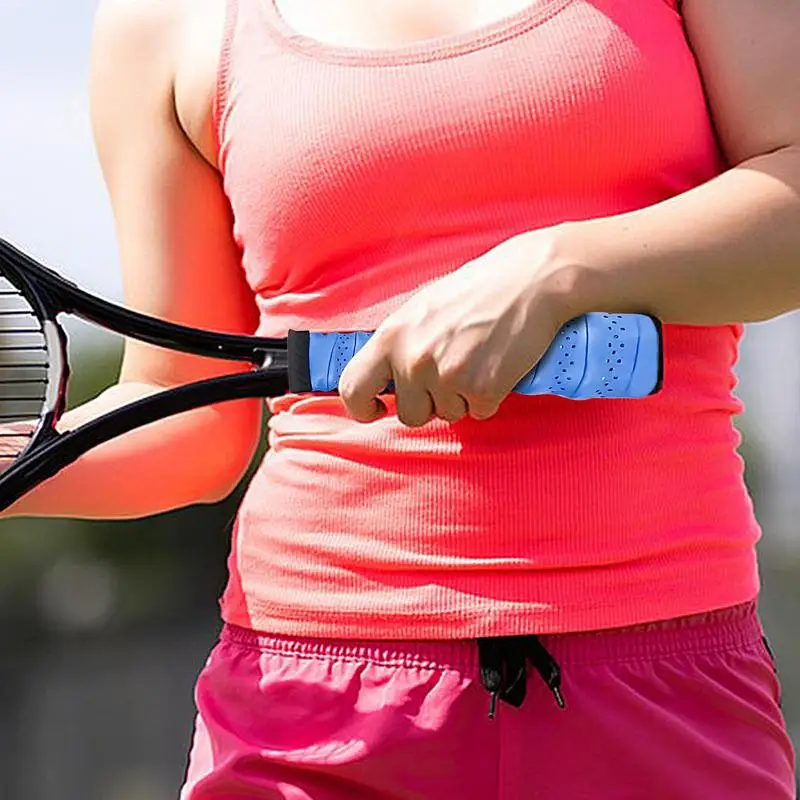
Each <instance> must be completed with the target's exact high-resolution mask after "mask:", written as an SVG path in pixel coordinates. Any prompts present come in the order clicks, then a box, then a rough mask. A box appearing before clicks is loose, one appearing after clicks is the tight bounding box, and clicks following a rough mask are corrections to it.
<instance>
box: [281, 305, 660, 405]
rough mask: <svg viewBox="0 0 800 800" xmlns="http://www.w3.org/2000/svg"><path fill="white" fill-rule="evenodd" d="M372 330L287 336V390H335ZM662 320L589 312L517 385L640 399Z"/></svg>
mask: <svg viewBox="0 0 800 800" xmlns="http://www.w3.org/2000/svg"><path fill="white" fill-rule="evenodd" d="M370 336H371V334H369V333H363V332H357V333H308V332H305V331H291V332H290V334H289V390H290V391H291V392H335V391H336V390H337V388H338V386H339V378H340V377H341V374H342V372H343V371H344V368H345V367H346V366H347V364H348V362H349V361H350V359H352V358H353V356H354V355H355V354H356V353H357V352H358V351H359V350H360V349H361V348H362V347H363V346H364V345H365V344H366V343H367V341H369V338H370ZM662 372H663V354H662V343H661V324H660V323H659V321H658V320H656V319H654V318H653V317H650V316H647V315H644V314H604V313H590V314H584V315H583V316H581V317H578V318H576V319H574V320H572V321H571V322H569V323H568V324H566V325H565V326H564V327H563V328H561V330H560V331H559V332H558V334H556V337H555V339H554V340H553V342H552V344H551V345H550V347H549V348H548V349H547V352H546V353H545V354H544V356H542V358H541V360H540V361H539V363H538V364H537V365H536V366H535V367H534V368H533V369H532V370H531V371H530V372H529V373H528V374H527V375H526V376H525V377H524V378H523V379H522V380H521V381H520V382H519V383H518V384H517V386H516V387H515V389H514V391H515V392H516V393H518V394H523V395H542V394H552V395H558V396H561V397H566V398H570V399H572V400H591V399H596V398H617V399H620V398H641V397H647V396H648V395H651V394H655V393H656V392H658V391H659V390H660V388H661V380H662Z"/></svg>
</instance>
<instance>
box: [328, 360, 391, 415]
mask: <svg viewBox="0 0 800 800" xmlns="http://www.w3.org/2000/svg"><path fill="white" fill-rule="evenodd" d="M391 379H392V370H391V366H390V364H389V361H388V359H387V358H386V357H385V356H383V354H382V353H381V352H380V350H378V349H377V348H375V347H369V345H365V346H364V348H363V349H362V350H361V351H360V352H359V353H357V354H356V355H355V357H354V358H353V359H352V360H351V361H350V363H349V364H348V365H347V366H346V367H345V368H344V371H343V372H342V375H341V377H340V378H339V395H340V396H341V398H342V401H343V402H344V405H345V408H346V409H347V412H348V413H349V414H350V416H351V417H353V418H354V419H356V420H357V421H358V422H374V421H375V420H376V419H380V418H381V417H383V416H384V415H385V414H386V405H385V404H384V403H383V401H382V400H380V398H379V397H378V395H379V394H381V393H382V392H383V391H384V390H385V389H386V387H387V385H388V384H389V382H390V381H391Z"/></svg>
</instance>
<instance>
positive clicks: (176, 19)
mask: <svg viewBox="0 0 800 800" xmlns="http://www.w3.org/2000/svg"><path fill="white" fill-rule="evenodd" d="M226 1H227V0H101V2H100V5H99V7H98V10H97V14H96V18H95V29H94V36H93V45H92V81H93V84H96V85H98V86H99V87H101V88H100V90H99V91H94V90H93V97H94V99H95V100H96V101H98V102H101V103H102V102H106V103H110V104H111V105H113V103H114V99H113V98H114V96H115V95H116V96H117V98H122V97H126V96H135V97H136V98H137V99H136V101H135V102H136V103H137V105H140V106H141V107H143V110H144V107H150V108H152V109H153V111H154V112H155V113H158V112H159V111H161V112H162V113H167V114H169V115H174V117H175V119H176V120H177V122H178V124H179V125H180V127H181V128H182V129H183V132H184V133H185V134H186V136H187V138H188V139H189V140H190V142H191V143H192V144H193V145H194V146H195V148H196V149H197V150H198V151H199V152H201V153H202V155H203V156H204V157H205V158H206V159H207V160H210V161H212V162H213V160H214V158H215V153H214V152H213V146H212V143H213V140H214V137H213V129H212V108H213V103H214V96H215V91H216V84H217V81H216V75H217V66H218V61H219V53H220V50H221V47H222V37H223V32H224V27H225V8H226ZM102 87H105V91H103V89H102Z"/></svg>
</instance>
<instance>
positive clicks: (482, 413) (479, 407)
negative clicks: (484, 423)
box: [467, 397, 501, 420]
mask: <svg viewBox="0 0 800 800" xmlns="http://www.w3.org/2000/svg"><path fill="white" fill-rule="evenodd" d="M500 402H501V400H497V399H494V398H492V397H470V398H468V400H467V405H468V409H469V415H470V417H472V419H476V420H485V419H490V418H491V417H493V416H494V415H495V414H496V413H497V412H498V410H499V408H500Z"/></svg>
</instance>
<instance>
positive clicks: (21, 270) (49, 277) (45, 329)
mask: <svg viewBox="0 0 800 800" xmlns="http://www.w3.org/2000/svg"><path fill="white" fill-rule="evenodd" d="M62 315H73V316H76V317H79V318H81V319H84V320H86V321H88V322H91V323H93V324H95V325H98V326H100V327H101V328H104V329H106V330H109V331H113V332H115V333H118V334H120V335H122V336H125V337H129V338H133V339H137V340H139V341H142V342H147V343H150V344H153V345H158V346H160V347H166V348H169V349H172V350H179V351H181V352H186V353H191V354H194V355H198V356H206V357H210V358H217V359H224V360H227V361H238V362H244V363H248V364H250V365H251V366H252V369H251V370H249V371H248V372H244V373H237V374H234V375H226V376H222V377H217V378H212V379H209V380H204V381H198V382H196V383H191V384H188V385H185V386H179V387H176V388H174V389H169V390H165V391H164V392H161V393H159V394H156V395H152V396H149V397H147V398H144V399H142V400H138V401H136V402H134V403H131V404H129V405H127V406H124V407H122V408H119V409H117V410H115V411H113V412H110V413H108V414H106V415H104V416H101V417H99V418H97V419H94V420H92V421H90V422H88V423H86V424H84V425H82V426H80V427H78V428H75V429H73V430H71V431H67V432H58V431H57V430H56V424H57V422H58V420H59V418H60V416H61V414H62V413H63V411H64V406H65V397H66V392H67V383H68V380H69V364H68V361H67V338H66V334H65V333H64V329H63V328H62V326H61V325H60V324H59V318H60V317H61V316H62ZM370 335H371V334H370V333H369V332H345V333H316V332H308V331H291V332H289V335H288V337H287V338H286V339H268V338H261V337H256V336H237V335H232V334H222V333H212V332H210V331H204V330H197V329H194V328H190V327H186V326H182V325H177V324H174V323H170V322H165V321H162V320H159V319H155V318H153V317H149V316H147V315H144V314H140V313H137V312H134V311H131V310H129V309H126V308H123V307H121V306H119V305H115V304H114V303H110V302H108V301H106V300H103V299H101V298H98V297H95V296H93V295H91V294H89V293H88V292H86V291H84V290H83V289H81V288H79V287H78V286H76V285H75V284H73V283H71V282H70V281H67V280H65V279H64V278H62V277H61V276H60V275H58V274H57V273H55V272H54V271H52V270H51V269H48V268H47V267H45V266H43V265H42V264H40V263H38V262H37V261H36V260H34V259H33V258H31V257H30V256H28V255H26V254H25V253H23V252H21V251H20V250H18V249H17V248H15V247H14V246H13V245H11V244H9V243H8V242H6V241H4V240H2V239H0V471H1V472H2V475H0V511H1V510H3V509H6V508H8V506H10V505H11V504H12V503H14V502H16V501H17V500H18V499H19V498H20V497H22V496H23V495H24V494H26V493H27V492H29V491H30V490H31V489H33V488H34V487H35V486H37V485H38V484H40V483H42V482H43V481H45V480H47V479H48V478H50V477H52V476H53V475H55V474H56V473H57V472H59V471H60V470H61V469H63V468H64V467H66V466H67V465H69V464H71V463H72V462H73V461H75V460H76V459H78V458H79V457H80V456H82V455H83V454H84V453H86V452H87V451H89V450H91V449H92V448H93V447H96V446H97V445H99V444H102V443H103V442H107V441H109V440H110V439H113V438H115V437H117V436H120V435H122V434H124V433H127V432H129V431H131V430H134V429H135V428H139V427H141V426H144V425H147V424H149V423H152V422H155V421H157V420H159V419H163V418H165V417H169V416H171V415H174V414H180V413H183V412H185V411H190V410H192V409H195V408H199V407H202V406H206V405H211V404H215V403H220V402H224V401H228V400H237V399H243V398H254V397H263V398H266V397H274V396H278V395H281V394H284V393H285V392H287V391H291V392H335V391H336V389H337V387H338V383H339V377H340V376H341V374H342V371H343V370H344V368H345V366H346V365H347V363H348V362H349V361H350V359H352V357H353V356H354V355H355V354H356V353H357V352H358V350H359V349H360V348H361V347H363V345H364V344H365V343H366V342H367V341H368V339H369V337H370ZM661 375H662V348H661V328H660V325H659V323H658V321H657V320H655V319H653V318H651V317H649V316H645V315H638V314H600V313H597V314H586V315H584V316H583V317H579V318H578V319H576V320H573V321H572V322H570V323H569V324H568V325H566V326H564V328H562V329H561V331H560V332H559V333H558V335H557V336H556V338H555V340H554V341H553V343H552V345H551V346H550V348H549V349H548V351H547V353H546V354H545V356H544V357H543V358H542V359H541V361H540V362H539V363H538V364H537V365H536V367H535V368H534V369H533V370H531V372H530V373H529V374H528V375H526V376H525V377H524V378H523V379H522V380H521V381H520V382H519V384H518V385H517V387H516V388H515V391H516V392H519V393H521V394H526V395H538V394H554V395H561V396H562V397H567V398H573V399H589V398H640V397H646V396H647V395H650V394H654V393H655V392H657V391H658V390H659V388H660V385H661Z"/></svg>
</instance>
